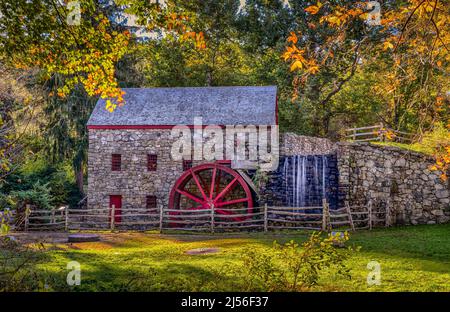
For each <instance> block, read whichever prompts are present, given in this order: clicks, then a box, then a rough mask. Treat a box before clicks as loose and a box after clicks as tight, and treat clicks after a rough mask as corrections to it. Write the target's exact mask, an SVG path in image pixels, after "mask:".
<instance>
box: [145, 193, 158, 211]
mask: <svg viewBox="0 0 450 312" xmlns="http://www.w3.org/2000/svg"><path fill="white" fill-rule="evenodd" d="M146 208H147V209H154V208H156V196H153V195H148V196H147V202H146Z"/></svg>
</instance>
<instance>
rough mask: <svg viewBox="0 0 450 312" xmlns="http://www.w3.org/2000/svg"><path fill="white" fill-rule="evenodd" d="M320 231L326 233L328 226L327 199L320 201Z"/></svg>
mask: <svg viewBox="0 0 450 312" xmlns="http://www.w3.org/2000/svg"><path fill="white" fill-rule="evenodd" d="M322 207H323V208H322V231H326V230H327V229H328V225H329V211H328V203H327V199H326V198H324V199H323V200H322Z"/></svg>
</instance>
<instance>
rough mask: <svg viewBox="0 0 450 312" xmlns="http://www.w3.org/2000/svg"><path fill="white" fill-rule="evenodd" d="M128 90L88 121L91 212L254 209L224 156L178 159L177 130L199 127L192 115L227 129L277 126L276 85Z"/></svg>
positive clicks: (242, 181) (98, 108) (251, 196)
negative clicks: (175, 156) (110, 107)
mask: <svg viewBox="0 0 450 312" xmlns="http://www.w3.org/2000/svg"><path fill="white" fill-rule="evenodd" d="M124 91H125V92H126V94H125V96H124V100H125V104H124V106H122V107H119V108H118V109H117V110H116V111H114V112H113V113H110V112H108V111H107V110H106V109H105V101H104V100H99V101H98V103H97V105H96V107H95V109H94V111H93V113H92V115H91V117H90V119H89V121H88V124H87V127H88V130H89V153H88V159H89V161H88V207H89V208H90V209H91V208H99V209H100V208H106V207H108V206H111V205H115V207H116V208H120V209H121V210H122V211H123V210H126V209H127V208H145V207H147V208H154V207H168V206H169V207H171V208H175V209H176V208H186V209H196V208H199V207H209V206H210V205H212V204H214V205H215V207H226V208H230V207H240V208H242V207H249V208H251V207H253V205H254V204H255V196H254V192H253V191H252V190H251V187H250V186H249V184H251V182H250V181H249V179H248V177H247V176H245V177H243V176H242V174H240V173H239V172H238V171H237V170H235V169H236V168H232V167H234V166H233V165H232V163H231V161H229V160H227V159H226V157H224V158H225V159H222V160H217V161H216V160H214V161H206V160H199V161H196V160H193V159H192V158H187V159H181V160H180V159H173V157H172V155H171V149H172V146H173V143H174V140H175V138H174V137H173V136H172V135H171V130H172V128H173V127H174V126H180V125H182V126H188V127H189V128H190V129H192V128H194V127H193V126H194V118H201V121H202V123H203V125H217V126H220V127H222V128H223V127H225V126H230V125H232V126H234V125H240V126H247V125H266V126H269V127H270V126H273V125H276V124H277V88H276V87H275V86H267V87H198V88H148V89H147V88H136V89H134V88H131V89H124ZM241 173H242V172H241ZM246 180H247V182H246ZM119 213H120V212H119ZM118 219H120V216H119V218H118Z"/></svg>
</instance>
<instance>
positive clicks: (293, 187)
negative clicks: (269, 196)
mask: <svg viewBox="0 0 450 312" xmlns="http://www.w3.org/2000/svg"><path fill="white" fill-rule="evenodd" d="M327 168H328V160H327V156H325V155H321V156H299V155H298V156H291V157H286V158H285V160H284V164H283V173H282V174H283V183H284V187H285V200H286V203H287V205H289V206H291V207H305V206H313V205H314V206H317V205H321V201H322V198H324V197H325V196H326V189H327V178H328V176H327V175H328V172H327Z"/></svg>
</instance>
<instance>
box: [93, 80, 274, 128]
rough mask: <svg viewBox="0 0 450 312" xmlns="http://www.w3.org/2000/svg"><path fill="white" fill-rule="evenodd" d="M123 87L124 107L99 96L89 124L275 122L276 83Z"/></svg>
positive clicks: (272, 123)
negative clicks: (109, 106)
mask: <svg viewBox="0 0 450 312" xmlns="http://www.w3.org/2000/svg"><path fill="white" fill-rule="evenodd" d="M123 90H124V91H125V92H126V94H125V96H124V100H125V104H124V106H122V107H118V108H117V109H116V110H115V111H114V112H113V113H110V112H108V111H107V110H106V109H105V100H103V99H100V100H99V101H98V102H97V105H96V106H95V108H94V111H93V112H92V114H91V117H90V118H89V121H88V126H90V125H92V126H94V125H98V126H101V125H104V126H108V125H125V126H128V125H192V124H193V123H194V117H202V118H203V124H204V125H206V124H211V125H213V124H214V125H251V124H254V125H274V124H275V123H276V95H277V87H276V86H267V87H204V88H202V87H200V88H128V89H127V88H126V89H123Z"/></svg>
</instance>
